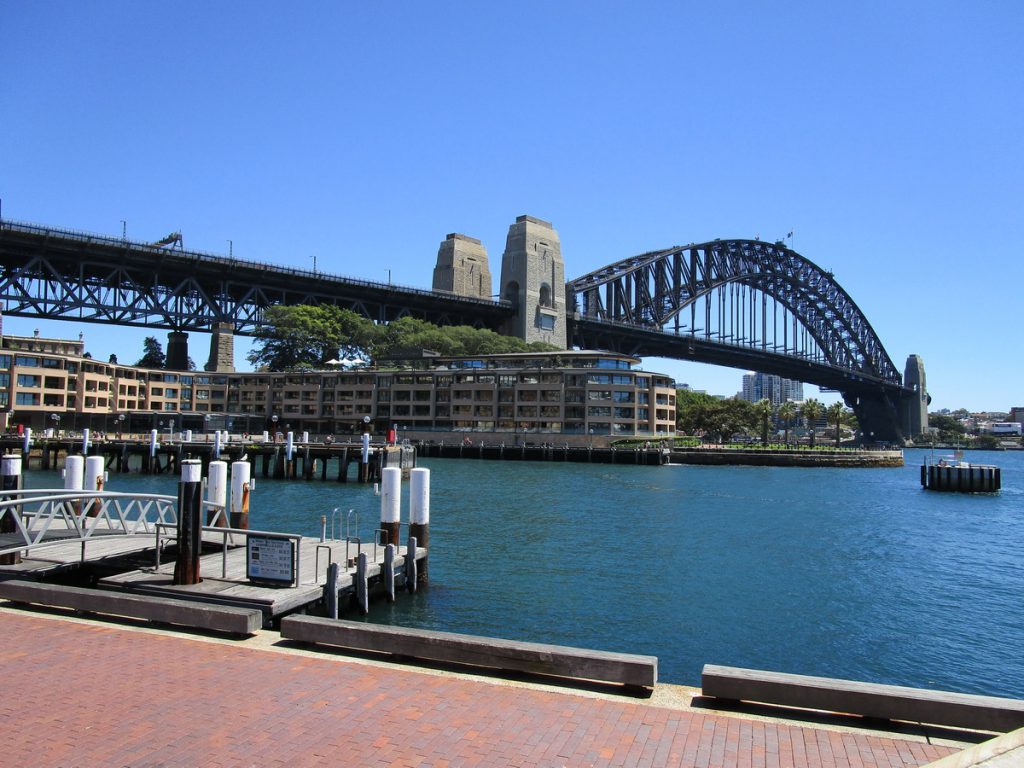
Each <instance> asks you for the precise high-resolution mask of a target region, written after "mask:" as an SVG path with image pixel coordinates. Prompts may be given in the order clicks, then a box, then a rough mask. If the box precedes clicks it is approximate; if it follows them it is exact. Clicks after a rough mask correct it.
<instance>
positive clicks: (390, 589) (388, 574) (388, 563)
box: [384, 544, 395, 603]
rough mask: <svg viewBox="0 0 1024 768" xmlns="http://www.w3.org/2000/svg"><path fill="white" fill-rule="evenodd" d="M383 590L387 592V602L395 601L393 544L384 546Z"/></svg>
mask: <svg viewBox="0 0 1024 768" xmlns="http://www.w3.org/2000/svg"><path fill="white" fill-rule="evenodd" d="M384 591H385V592H387V594H388V602H389V603H393V602H395V545H394V544H388V545H387V546H386V547H384Z"/></svg>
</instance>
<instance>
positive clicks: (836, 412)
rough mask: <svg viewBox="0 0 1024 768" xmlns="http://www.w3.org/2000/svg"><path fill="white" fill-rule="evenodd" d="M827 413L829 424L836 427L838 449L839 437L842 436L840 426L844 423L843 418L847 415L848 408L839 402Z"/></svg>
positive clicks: (829, 408) (830, 407)
mask: <svg viewBox="0 0 1024 768" xmlns="http://www.w3.org/2000/svg"><path fill="white" fill-rule="evenodd" d="M827 413H828V420H829V422H830V423H832V424H835V425H836V448H838V447H839V437H840V435H841V434H842V432H841V431H840V425H841V424H842V422H843V416H845V415H846V406H844V405H843V404H842V402H840V401H838V400H837V401H836V402H834V403H832V405H830V406H829V407H828V411H827Z"/></svg>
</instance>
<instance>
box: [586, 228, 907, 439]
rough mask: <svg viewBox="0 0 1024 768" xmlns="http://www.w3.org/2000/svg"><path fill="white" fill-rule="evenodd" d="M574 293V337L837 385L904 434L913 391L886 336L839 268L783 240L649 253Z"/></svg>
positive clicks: (885, 432) (860, 411) (886, 434)
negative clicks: (905, 405) (905, 406)
mask: <svg viewBox="0 0 1024 768" xmlns="http://www.w3.org/2000/svg"><path fill="white" fill-rule="evenodd" d="M567 293H568V297H567V298H568V302H569V305H570V306H571V307H572V309H573V312H574V317H573V320H572V323H571V326H572V333H573V338H572V341H573V343H574V344H577V345H580V346H584V347H593V348H605V349H615V350H616V351H619V352H624V353H627V354H635V355H637V356H641V357H643V356H657V357H670V358H677V359H692V360H695V361H699V362H708V363H715V364H719V365H727V366H732V367H736V368H752V369H755V370H758V371H762V372H764V373H774V374H777V375H780V376H785V377H787V378H793V379H797V380H799V381H804V382H808V383H811V384H817V385H819V386H822V387H826V388H829V389H835V390H837V391H839V392H841V393H842V394H843V396H844V399H845V400H846V402H847V404H849V405H851V406H852V407H853V408H854V410H855V411H856V412H857V415H858V417H859V418H860V419H861V424H862V426H866V427H867V428H869V429H870V431H871V432H874V433H876V434H877V435H878V436H879V437H880V439H886V440H892V441H899V440H901V439H902V435H901V434H900V429H899V424H900V422H901V421H902V419H901V418H900V416H899V410H900V408H901V401H902V400H903V399H904V398H905V397H906V396H907V394H908V391H907V390H905V389H904V387H903V382H902V376H901V375H900V372H899V370H898V369H897V368H896V366H895V365H894V364H893V362H892V360H891V358H890V357H889V354H888V353H887V352H886V351H885V348H884V346H883V345H882V342H881V340H880V339H879V338H878V334H876V333H875V330H874V329H873V328H872V327H871V323H870V322H869V321H868V319H867V317H866V316H865V315H864V313H863V312H862V311H861V310H860V308H859V307H858V306H857V304H856V303H855V302H854V301H853V299H852V298H851V297H850V295H849V294H848V293H847V292H846V291H845V290H843V288H842V286H840V285H839V283H837V282H836V281H835V279H834V277H833V275H832V273H831V272H827V271H825V270H823V269H821V268H820V267H818V266H817V265H816V264H814V263H813V262H811V261H810V260H808V259H806V258H804V257H803V256H801V255H800V254H798V253H797V252H796V251H794V250H792V249H790V248H787V247H786V246H785V245H784V244H783V243H781V242H776V243H768V242H762V241H760V240H740V239H737V240H714V241H711V242H706V243H699V244H698V243H691V244H690V245H686V246H676V247H673V248H667V249H663V250H658V251H651V252H648V253H644V254H641V255H639V256H634V257H632V258H628V259H623V260H622V261H618V262H616V263H614V264H610V265H609V266H607V267H604V268H603V269H599V270H597V271H595V272H591V273H590V274H588V275H584V276H583V277H579V278H576V279H575V280H573V281H571V282H570V283H568V285H567ZM893 427H895V428H893Z"/></svg>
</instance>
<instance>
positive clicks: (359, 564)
mask: <svg viewBox="0 0 1024 768" xmlns="http://www.w3.org/2000/svg"><path fill="white" fill-rule="evenodd" d="M369 587H370V585H369V584H368V583H367V580H366V553H365V552H360V553H359V557H358V558H357V559H356V602H357V603H358V604H359V612H360V613H361V614H363V616H365V615H366V614H368V613H369V612H370V588H369Z"/></svg>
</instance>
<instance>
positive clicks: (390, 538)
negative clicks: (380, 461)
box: [380, 467, 402, 546]
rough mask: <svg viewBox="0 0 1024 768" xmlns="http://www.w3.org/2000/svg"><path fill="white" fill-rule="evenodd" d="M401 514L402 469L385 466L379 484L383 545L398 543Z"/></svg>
mask: <svg viewBox="0 0 1024 768" xmlns="http://www.w3.org/2000/svg"><path fill="white" fill-rule="evenodd" d="M401 515H402V470H400V469H399V468H398V467H387V468H385V469H384V470H382V479H381V484H380V531H381V533H380V538H381V543H382V544H384V545H388V544H395V545H396V546H397V545H398V544H400V543H401V542H400V541H399V538H398V537H399V535H400V528H401V519H402V518H401Z"/></svg>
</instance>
